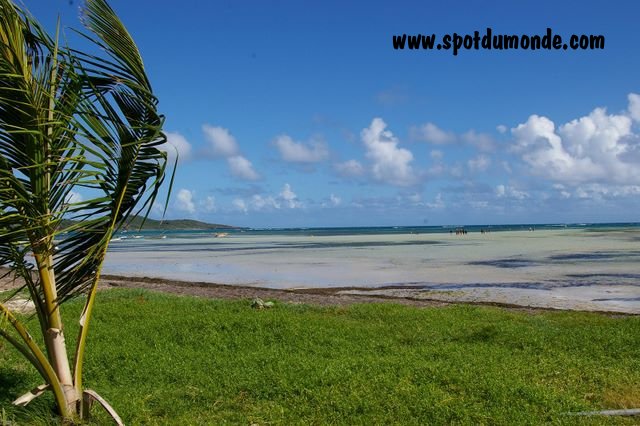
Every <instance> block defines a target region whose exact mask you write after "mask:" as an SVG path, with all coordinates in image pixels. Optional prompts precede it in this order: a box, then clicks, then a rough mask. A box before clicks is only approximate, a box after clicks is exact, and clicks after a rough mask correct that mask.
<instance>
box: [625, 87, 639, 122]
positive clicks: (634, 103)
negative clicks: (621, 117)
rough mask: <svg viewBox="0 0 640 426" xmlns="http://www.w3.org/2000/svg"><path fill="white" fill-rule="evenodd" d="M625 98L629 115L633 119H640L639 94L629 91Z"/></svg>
mask: <svg viewBox="0 0 640 426" xmlns="http://www.w3.org/2000/svg"><path fill="white" fill-rule="evenodd" d="M627 99H628V100H629V108H628V110H629V116H631V118H632V119H633V120H634V121H640V95H637V94H635V93H629V95H628V96H627Z"/></svg>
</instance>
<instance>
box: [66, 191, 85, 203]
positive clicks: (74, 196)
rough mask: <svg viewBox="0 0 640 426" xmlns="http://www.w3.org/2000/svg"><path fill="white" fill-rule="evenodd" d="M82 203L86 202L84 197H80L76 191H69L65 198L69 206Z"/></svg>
mask: <svg viewBox="0 0 640 426" xmlns="http://www.w3.org/2000/svg"><path fill="white" fill-rule="evenodd" d="M82 201H84V199H83V198H82V195H80V193H79V192H76V191H69V192H68V193H67V196H66V197H65V202H66V203H67V204H75V203H81V202H82Z"/></svg>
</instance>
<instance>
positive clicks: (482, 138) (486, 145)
mask: <svg viewBox="0 0 640 426" xmlns="http://www.w3.org/2000/svg"><path fill="white" fill-rule="evenodd" d="M461 139H462V141H463V142H465V143H467V144H469V145H472V146H475V147H476V148H478V149H479V150H480V151H483V152H491V151H493V150H495V142H494V140H493V138H492V137H491V136H490V135H488V134H486V133H477V132H476V131H475V130H469V131H468V132H466V133H463V134H462V136H461Z"/></svg>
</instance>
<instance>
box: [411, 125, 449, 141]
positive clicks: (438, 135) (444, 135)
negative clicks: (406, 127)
mask: <svg viewBox="0 0 640 426" xmlns="http://www.w3.org/2000/svg"><path fill="white" fill-rule="evenodd" d="M410 135H411V138H412V139H414V140H418V141H424V142H431V143H434V144H436V145H444V144H448V143H453V142H455V141H456V135H455V134H454V133H452V132H446V131H444V130H442V129H441V128H439V127H438V126H436V125H435V124H433V123H426V124H423V125H421V126H414V127H412V128H411V130H410Z"/></svg>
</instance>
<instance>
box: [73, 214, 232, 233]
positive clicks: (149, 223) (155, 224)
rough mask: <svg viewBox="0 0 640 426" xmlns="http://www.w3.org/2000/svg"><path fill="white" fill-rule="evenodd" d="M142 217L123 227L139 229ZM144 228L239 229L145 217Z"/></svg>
mask: <svg viewBox="0 0 640 426" xmlns="http://www.w3.org/2000/svg"><path fill="white" fill-rule="evenodd" d="M72 223H73V221H71V220H63V221H62V228H67V227H68V226H70V225H71V224H72ZM141 224H142V218H141V217H139V216H136V217H134V218H133V220H131V221H130V222H129V224H128V225H127V226H126V228H124V229H128V230H137V229H140V225H141ZM142 229H144V230H183V231H186V230H211V229H240V228H238V227H236V226H229V225H221V224H219V223H206V222H200V221H199V220H192V219H175V220H163V221H159V220H155V219H147V220H146V221H145V222H144V226H143V227H142Z"/></svg>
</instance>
